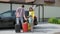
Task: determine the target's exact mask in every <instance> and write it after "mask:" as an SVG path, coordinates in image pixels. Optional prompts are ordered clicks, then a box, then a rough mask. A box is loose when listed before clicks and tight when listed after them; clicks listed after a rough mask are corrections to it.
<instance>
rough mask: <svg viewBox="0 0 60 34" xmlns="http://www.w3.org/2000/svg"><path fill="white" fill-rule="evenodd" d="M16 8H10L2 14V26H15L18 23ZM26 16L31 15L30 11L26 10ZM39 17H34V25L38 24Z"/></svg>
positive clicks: (0, 23) (0, 21) (0, 25)
mask: <svg viewBox="0 0 60 34" xmlns="http://www.w3.org/2000/svg"><path fill="white" fill-rule="evenodd" d="M15 12H16V10H12V11H11V10H8V11H6V12H4V13H1V14H0V28H14V27H15V24H16V16H15ZM25 14H26V15H25V16H28V15H29V11H25ZM37 24H38V23H37V17H36V16H35V17H34V25H37Z"/></svg>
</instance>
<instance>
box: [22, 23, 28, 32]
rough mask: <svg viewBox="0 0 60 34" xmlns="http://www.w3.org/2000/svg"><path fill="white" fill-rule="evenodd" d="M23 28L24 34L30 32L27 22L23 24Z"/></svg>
mask: <svg viewBox="0 0 60 34" xmlns="http://www.w3.org/2000/svg"><path fill="white" fill-rule="evenodd" d="M22 27H23V32H28V23H27V22H25V23H23V24H22Z"/></svg>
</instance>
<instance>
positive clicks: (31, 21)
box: [29, 7, 34, 31]
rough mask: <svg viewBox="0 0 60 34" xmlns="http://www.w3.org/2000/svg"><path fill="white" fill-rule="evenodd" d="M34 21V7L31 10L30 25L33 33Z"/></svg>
mask: <svg viewBox="0 0 60 34" xmlns="http://www.w3.org/2000/svg"><path fill="white" fill-rule="evenodd" d="M33 21H34V10H33V8H32V7H30V8H29V23H30V25H31V31H33Z"/></svg>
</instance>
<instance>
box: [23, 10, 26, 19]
mask: <svg viewBox="0 0 60 34" xmlns="http://www.w3.org/2000/svg"><path fill="white" fill-rule="evenodd" d="M23 17H24V19H25V20H27V18H26V16H25V10H24V12H23Z"/></svg>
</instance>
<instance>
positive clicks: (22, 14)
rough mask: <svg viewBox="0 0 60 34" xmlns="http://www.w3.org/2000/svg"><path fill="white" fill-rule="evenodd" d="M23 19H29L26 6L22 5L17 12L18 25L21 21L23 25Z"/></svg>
mask: <svg viewBox="0 0 60 34" xmlns="http://www.w3.org/2000/svg"><path fill="white" fill-rule="evenodd" d="M23 18H24V19H25V20H27V18H26V17H25V9H24V5H22V6H21V7H19V8H17V10H16V24H20V23H19V20H21V23H23Z"/></svg>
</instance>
